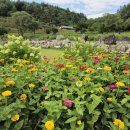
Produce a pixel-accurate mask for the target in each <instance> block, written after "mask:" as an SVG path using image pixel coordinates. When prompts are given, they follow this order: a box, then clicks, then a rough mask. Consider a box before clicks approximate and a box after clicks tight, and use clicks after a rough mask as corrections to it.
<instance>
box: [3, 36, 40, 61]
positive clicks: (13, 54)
mask: <svg viewBox="0 0 130 130" xmlns="http://www.w3.org/2000/svg"><path fill="white" fill-rule="evenodd" d="M0 55H1V58H2V59H4V61H5V62H8V63H11V62H14V61H16V60H17V59H26V60H29V61H33V62H37V61H39V59H40V55H39V49H38V48H36V47H31V46H30V41H29V40H23V38H22V37H21V36H19V37H15V36H14V35H12V36H8V43H6V44H5V45H4V46H3V47H2V48H1V49H0Z"/></svg>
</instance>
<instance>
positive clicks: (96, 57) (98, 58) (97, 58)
mask: <svg viewBox="0 0 130 130" xmlns="http://www.w3.org/2000/svg"><path fill="white" fill-rule="evenodd" d="M100 60H101V58H100V57H98V56H95V57H93V61H94V62H95V63H97V62H99V61H100Z"/></svg>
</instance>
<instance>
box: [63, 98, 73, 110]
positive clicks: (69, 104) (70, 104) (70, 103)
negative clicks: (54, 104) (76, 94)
mask: <svg viewBox="0 0 130 130" xmlns="http://www.w3.org/2000/svg"><path fill="white" fill-rule="evenodd" d="M64 105H65V106H67V107H68V108H71V107H72V105H73V102H72V101H71V100H69V99H64Z"/></svg>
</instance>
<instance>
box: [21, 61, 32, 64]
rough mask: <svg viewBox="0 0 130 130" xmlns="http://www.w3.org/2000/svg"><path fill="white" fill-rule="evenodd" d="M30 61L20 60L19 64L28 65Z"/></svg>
mask: <svg viewBox="0 0 130 130" xmlns="http://www.w3.org/2000/svg"><path fill="white" fill-rule="evenodd" d="M29 62H30V61H28V60H21V63H22V64H27V63H29Z"/></svg>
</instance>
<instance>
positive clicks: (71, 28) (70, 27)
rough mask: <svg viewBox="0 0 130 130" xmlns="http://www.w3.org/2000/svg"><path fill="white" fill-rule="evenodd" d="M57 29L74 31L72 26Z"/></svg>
mask: <svg viewBox="0 0 130 130" xmlns="http://www.w3.org/2000/svg"><path fill="white" fill-rule="evenodd" d="M59 29H68V30H74V27H72V26H60V28H59Z"/></svg>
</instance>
